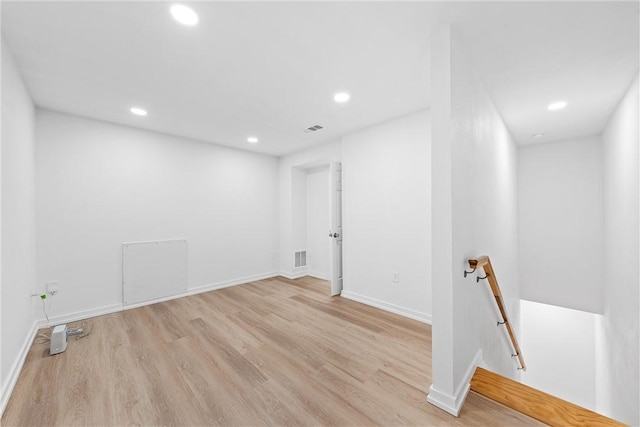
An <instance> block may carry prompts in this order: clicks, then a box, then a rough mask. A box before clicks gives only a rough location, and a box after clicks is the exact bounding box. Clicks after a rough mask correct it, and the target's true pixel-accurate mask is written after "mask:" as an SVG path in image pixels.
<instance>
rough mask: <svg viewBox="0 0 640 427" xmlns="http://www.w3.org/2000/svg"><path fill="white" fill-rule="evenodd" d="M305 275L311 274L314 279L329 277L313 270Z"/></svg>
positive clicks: (326, 278)
mask: <svg viewBox="0 0 640 427" xmlns="http://www.w3.org/2000/svg"><path fill="white" fill-rule="evenodd" d="M307 276H311V277H313V278H314V279H319V280H329V278H328V277H327V276H326V275H324V274H320V273H315V272H313V271H310V272H308V273H307Z"/></svg>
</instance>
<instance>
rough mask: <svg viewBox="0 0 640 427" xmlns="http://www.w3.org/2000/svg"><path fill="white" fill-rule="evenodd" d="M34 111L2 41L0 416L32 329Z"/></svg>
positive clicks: (33, 282) (33, 278) (28, 343)
mask: <svg viewBox="0 0 640 427" xmlns="http://www.w3.org/2000/svg"><path fill="white" fill-rule="evenodd" d="M34 115H35V109H34V105H33V102H32V101H31V99H30V97H29V94H28V92H27V89H26V87H25V85H24V83H23V81H22V78H21V77H20V74H19V72H18V69H17V67H16V64H15V62H14V59H13V57H12V55H11V53H10V51H9V49H8V47H7V46H6V44H5V42H4V39H3V40H2V146H1V153H2V154H1V158H2V163H1V171H2V174H1V183H2V185H1V191H2V197H1V199H2V200H1V203H2V214H1V215H2V217H1V221H0V222H1V230H2V250H1V255H2V256H1V264H0V270H1V271H2V274H1V286H0V288H1V292H2V297H1V299H0V302H1V310H2V311H1V314H0V325H1V326H0V327H1V334H0V392H1V394H0V397H1V400H0V414H2V412H3V410H4V407H5V405H6V403H7V401H8V399H9V393H10V391H11V389H12V388H13V384H14V382H15V380H16V379H17V375H18V371H19V369H20V367H21V360H22V356H23V355H24V352H25V351H26V350H28V346H29V345H30V344H31V343H30V342H29V338H30V337H31V336H32V334H31V332H32V330H33V326H34V324H33V314H32V301H31V297H30V294H31V292H30V289H31V287H34V285H35V187H34V185H35V184H34V162H35V156H34Z"/></svg>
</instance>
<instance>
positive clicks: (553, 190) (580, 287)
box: [518, 136, 604, 313]
mask: <svg viewBox="0 0 640 427" xmlns="http://www.w3.org/2000/svg"><path fill="white" fill-rule="evenodd" d="M518 202H519V205H518V214H519V227H518V237H519V254H520V294H521V297H522V298H523V299H526V300H530V301H537V302H541V303H545V304H553V305H558V306H561V307H568V308H573V309H576V310H583V311H589V312H592V313H602V309H603V306H602V301H603V288H604V284H603V276H602V263H601V262H598V261H597V260H600V259H602V255H603V253H602V244H603V219H602V213H603V206H602V145H601V143H600V138H599V137H597V136H592V137H584V138H578V139H574V140H569V141H558V142H550V143H544V144H536V145H530V146H524V147H520V148H519V150H518Z"/></svg>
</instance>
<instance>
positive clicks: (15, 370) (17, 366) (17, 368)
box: [0, 321, 38, 418]
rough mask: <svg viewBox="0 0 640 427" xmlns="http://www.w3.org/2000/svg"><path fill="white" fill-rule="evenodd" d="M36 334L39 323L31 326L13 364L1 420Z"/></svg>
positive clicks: (0, 397)
mask: <svg viewBox="0 0 640 427" xmlns="http://www.w3.org/2000/svg"><path fill="white" fill-rule="evenodd" d="M36 332H38V322H37V321H34V322H33V324H32V325H31V330H30V331H29V334H28V335H27V337H26V339H25V340H24V342H23V343H22V347H20V353H18V357H17V358H16V360H15V361H14V362H13V366H11V369H10V370H9V377H8V378H7V382H6V383H5V384H3V387H2V394H1V395H0V418H1V417H2V414H4V410H5V408H6V407H7V404H8V403H9V398H10V397H11V393H12V392H13V388H14V387H15V385H16V382H18V377H19V376H20V372H22V366H23V365H24V362H25V360H27V354H28V353H29V350H30V349H31V344H32V343H33V339H34V338H35V337H36Z"/></svg>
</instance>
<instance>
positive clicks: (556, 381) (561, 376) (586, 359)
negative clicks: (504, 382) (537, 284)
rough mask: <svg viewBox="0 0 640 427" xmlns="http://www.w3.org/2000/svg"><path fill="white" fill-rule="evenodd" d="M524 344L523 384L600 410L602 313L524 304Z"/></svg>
mask: <svg viewBox="0 0 640 427" xmlns="http://www.w3.org/2000/svg"><path fill="white" fill-rule="evenodd" d="M520 307H521V311H520V316H521V317H520V324H521V329H520V330H521V334H520V338H521V340H520V345H521V348H522V354H523V355H524V357H525V362H526V364H527V370H526V372H523V373H522V374H521V381H522V382H523V383H524V384H527V385H529V386H531V387H534V388H537V389H538V390H542V391H544V392H546V393H550V394H552V395H554V396H557V397H559V398H561V399H564V400H567V401H569V402H572V403H575V404H577V405H580V406H582V407H584V408H587V409H591V410H592V411H596V410H597V406H596V370H595V369H594V366H596V336H597V330H598V328H599V327H600V318H601V317H602V316H601V315H599V314H593V313H588V312H585V311H578V310H572V309H568V308H564V307H558V306H554V305H549V304H541V303H538V302H532V301H525V300H521V301H520Z"/></svg>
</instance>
